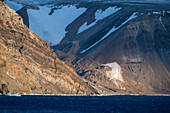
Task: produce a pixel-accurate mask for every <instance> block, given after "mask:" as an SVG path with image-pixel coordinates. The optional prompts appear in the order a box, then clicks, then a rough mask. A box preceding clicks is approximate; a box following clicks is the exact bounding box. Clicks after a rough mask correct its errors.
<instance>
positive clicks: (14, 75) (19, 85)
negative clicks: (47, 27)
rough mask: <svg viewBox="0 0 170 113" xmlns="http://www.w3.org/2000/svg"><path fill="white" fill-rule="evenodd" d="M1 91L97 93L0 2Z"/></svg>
mask: <svg viewBox="0 0 170 113" xmlns="http://www.w3.org/2000/svg"><path fill="white" fill-rule="evenodd" d="M0 9H1V10H0V86H2V87H0V92H1V93H7V92H8V90H9V91H10V92H11V93H15V92H18V93H22V94H23V93H27V94H36V93H39V94H47V93H48V94H49V93H53V94H94V93H97V92H96V91H95V90H94V88H92V87H91V86H90V85H89V84H88V83H87V82H85V81H84V80H83V79H82V78H81V77H80V76H79V75H77V74H76V72H75V71H74V70H73V69H72V68H71V67H69V66H68V65H67V64H65V63H64V62H62V61H61V60H59V59H58V58H57V56H56V54H55V53H54V52H53V51H52V50H51V49H50V47H49V45H48V44H47V42H45V41H43V40H42V39H41V38H40V37H38V36H37V35H36V34H34V33H33V32H32V31H30V30H29V29H28V28H27V27H26V26H25V25H24V24H23V20H22V18H21V17H20V16H19V15H18V14H17V13H16V12H15V11H14V10H12V9H10V8H9V7H8V6H7V5H6V4H5V3H4V2H1V1H0Z"/></svg>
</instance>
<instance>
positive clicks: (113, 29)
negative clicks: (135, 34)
mask: <svg viewBox="0 0 170 113" xmlns="http://www.w3.org/2000/svg"><path fill="white" fill-rule="evenodd" d="M136 17H137V12H135V13H133V14H132V15H131V16H130V17H129V18H128V19H127V20H126V21H125V22H123V23H122V24H121V25H120V26H118V27H115V26H114V27H113V28H112V29H111V30H110V31H109V32H108V33H107V34H106V35H105V36H104V37H102V38H101V39H100V40H98V41H97V42H95V43H94V44H93V45H91V46H90V47H88V48H87V49H85V50H83V51H81V52H80V53H81V54H82V53H84V52H86V51H88V50H89V49H91V48H93V47H94V46H95V45H97V44H98V43H99V42H101V41H103V40H104V39H105V38H106V37H108V36H109V35H110V34H111V33H113V32H115V31H116V30H117V29H119V28H120V27H122V26H123V25H124V24H126V23H127V22H128V21H130V20H132V19H134V18H136Z"/></svg>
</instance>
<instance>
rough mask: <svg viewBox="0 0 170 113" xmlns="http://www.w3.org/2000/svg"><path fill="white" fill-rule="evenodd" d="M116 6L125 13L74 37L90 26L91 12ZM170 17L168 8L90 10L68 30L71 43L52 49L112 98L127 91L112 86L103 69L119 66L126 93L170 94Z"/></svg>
mask: <svg viewBox="0 0 170 113" xmlns="http://www.w3.org/2000/svg"><path fill="white" fill-rule="evenodd" d="M112 5H113V6H114V5H117V6H118V7H121V9H120V10H119V11H117V12H116V13H114V14H111V15H109V16H108V17H106V18H104V19H102V20H100V21H98V22H96V24H95V25H93V26H92V27H89V28H88V29H86V30H84V31H83V32H81V33H77V32H76V33H74V32H72V30H73V29H75V30H74V31H76V30H77V31H78V29H79V26H81V25H82V23H83V22H82V21H86V22H89V20H88V18H89V17H91V18H94V13H92V12H94V11H96V9H95V8H97V9H105V8H106V7H109V6H110V7H111V6H112ZM139 5H141V7H139ZM84 6H85V7H86V5H85V4H84ZM113 6H112V7H113ZM89 10H91V11H89ZM169 12H170V8H169V7H168V5H162V4H138V3H137V4H136V3H134V4H131V3H120V4H111V3H110V4H107V3H106V4H97V3H96V4H95V5H93V4H91V6H90V5H88V10H86V12H85V13H84V14H82V15H81V16H79V18H77V19H76V20H75V21H74V22H72V23H71V24H70V25H69V26H68V27H67V29H66V30H68V31H67V34H66V37H65V38H64V39H63V40H62V41H61V43H60V44H58V45H56V46H53V47H52V48H53V49H56V51H55V52H56V54H58V55H59V57H60V59H62V60H63V61H65V62H67V63H68V64H69V65H70V66H72V67H73V68H74V69H75V70H76V71H77V73H78V74H80V75H81V76H83V77H84V78H85V79H86V80H89V81H91V82H93V83H95V84H96V85H95V86H96V87H98V88H99V86H100V87H101V86H103V87H105V88H107V89H109V90H110V92H112V90H114V91H115V90H116V89H122V88H121V87H117V86H118V85H116V82H115V81H113V80H109V78H108V76H107V73H108V70H107V68H99V67H101V66H103V64H108V63H114V62H117V64H119V65H120V67H121V69H122V76H123V79H124V82H121V81H120V80H119V82H120V84H121V85H122V87H125V89H126V90H125V92H131V93H144V94H146V93H168V94H169V93H170V65H169V64H170V55H169V52H170V42H169V39H170V23H169V22H170V13H169ZM94 21H95V20H93V21H90V22H89V24H88V25H90V24H91V23H93V22H94ZM80 24H81V25H80ZM59 50H60V51H62V52H60V51H59ZM74 55H75V58H74V57H73V56H74ZM111 70H112V69H110V70H109V71H111Z"/></svg>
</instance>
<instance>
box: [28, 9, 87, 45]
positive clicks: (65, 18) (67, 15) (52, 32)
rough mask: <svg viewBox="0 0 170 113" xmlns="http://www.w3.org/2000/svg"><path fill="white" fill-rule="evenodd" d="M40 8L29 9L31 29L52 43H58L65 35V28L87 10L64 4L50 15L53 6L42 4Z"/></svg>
mask: <svg viewBox="0 0 170 113" xmlns="http://www.w3.org/2000/svg"><path fill="white" fill-rule="evenodd" d="M39 8H40V9H39V10H33V9H28V15H29V21H30V29H31V30H32V31H33V32H34V33H36V34H37V35H39V36H40V37H41V38H42V39H43V40H45V41H47V42H48V43H49V44H50V45H55V44H58V43H59V42H60V41H61V40H62V39H63V38H64V36H65V33H66V31H65V28H66V27H67V26H68V25H69V24H70V23H72V22H73V21H74V20H75V19H76V18H77V17H78V16H80V15H81V14H82V13H84V12H85V11H86V9H85V8H78V9H77V8H76V6H63V7H62V8H61V9H57V10H55V11H54V13H53V14H52V15H49V13H50V11H51V8H48V7H47V6H40V7H39Z"/></svg>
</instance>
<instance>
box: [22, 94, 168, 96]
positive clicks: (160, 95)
mask: <svg viewBox="0 0 170 113" xmlns="http://www.w3.org/2000/svg"><path fill="white" fill-rule="evenodd" d="M21 95H23V96H24V95H25V96H27V95H28V96H32V95H35V96H36V95H37V96H41V95H42V96H170V94H99V95H79V94H21Z"/></svg>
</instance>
